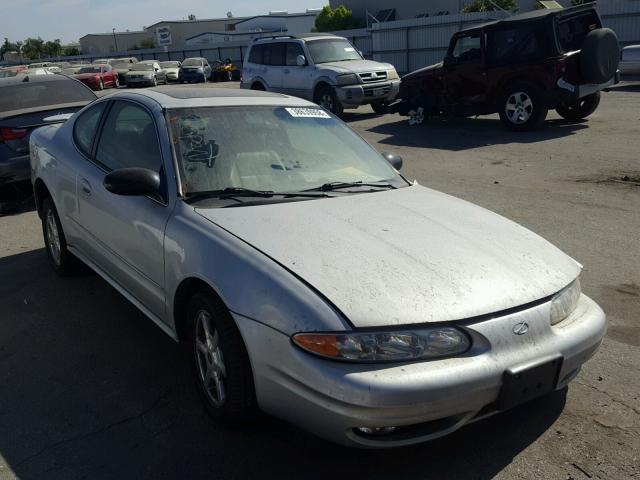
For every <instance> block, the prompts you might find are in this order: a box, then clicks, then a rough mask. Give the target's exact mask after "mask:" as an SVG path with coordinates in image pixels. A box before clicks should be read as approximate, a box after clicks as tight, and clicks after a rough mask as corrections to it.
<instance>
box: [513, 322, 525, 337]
mask: <svg viewBox="0 0 640 480" xmlns="http://www.w3.org/2000/svg"><path fill="white" fill-rule="evenodd" d="M511 331H512V332H513V333H515V334H516V335H524V334H525V333H527V332H528V331H529V324H528V323H527V322H520V323H516V324H515V325H514V326H513V329H512V330H511Z"/></svg>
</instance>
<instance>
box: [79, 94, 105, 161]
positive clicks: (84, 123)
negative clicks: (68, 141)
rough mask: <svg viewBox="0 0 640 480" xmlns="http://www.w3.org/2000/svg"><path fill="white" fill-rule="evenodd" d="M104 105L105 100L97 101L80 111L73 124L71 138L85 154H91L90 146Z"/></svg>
mask: <svg viewBox="0 0 640 480" xmlns="http://www.w3.org/2000/svg"><path fill="white" fill-rule="evenodd" d="M105 105H106V103H105V102H102V103H98V104H97V105H94V106H93V107H91V108H89V109H88V110H86V111H84V112H82V114H81V115H80V116H79V117H78V118H77V119H76V122H75V123H74V125H73V138H74V140H75V141H76V145H77V146H78V148H79V149H80V150H81V151H82V153H84V154H85V155H87V156H90V155H91V146H92V145H93V139H94V137H95V136H96V130H97V129H98V123H99V122H100V117H101V116H102V112H103V111H104V107H105Z"/></svg>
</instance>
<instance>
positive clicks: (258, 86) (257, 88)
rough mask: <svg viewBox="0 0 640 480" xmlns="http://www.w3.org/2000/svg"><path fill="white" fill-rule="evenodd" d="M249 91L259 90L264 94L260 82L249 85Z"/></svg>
mask: <svg viewBox="0 0 640 480" xmlns="http://www.w3.org/2000/svg"><path fill="white" fill-rule="evenodd" d="M251 90H259V91H261V92H264V91H265V90H266V88H264V85H262V84H261V83H260V82H256V83H254V84H253V85H251Z"/></svg>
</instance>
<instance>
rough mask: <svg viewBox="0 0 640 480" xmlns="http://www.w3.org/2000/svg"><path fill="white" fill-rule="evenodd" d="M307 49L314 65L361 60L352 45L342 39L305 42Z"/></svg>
mask: <svg viewBox="0 0 640 480" xmlns="http://www.w3.org/2000/svg"><path fill="white" fill-rule="evenodd" d="M307 48H308V49H309V53H310V54H311V58H312V59H313V62H314V63H329V62H341V61H344V60H362V57H361V56H360V53H358V51H357V50H356V49H355V48H354V47H353V45H351V44H350V43H349V42H348V41H347V40H343V39H335V40H313V41H310V42H307Z"/></svg>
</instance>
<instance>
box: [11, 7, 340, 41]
mask: <svg viewBox="0 0 640 480" xmlns="http://www.w3.org/2000/svg"><path fill="white" fill-rule="evenodd" d="M328 3H329V2H328V0H303V1H300V0H236V1H233V0H226V1H220V0H0V42H1V41H3V40H4V37H8V38H9V40H11V41H16V40H24V39H25V38H27V37H38V36H40V37H42V38H43V39H44V40H54V39H56V38H59V39H60V40H61V41H62V42H63V43H66V42H72V41H77V40H78V38H80V37H81V36H83V35H85V34H87V33H102V32H110V31H111V29H112V28H114V27H115V29H116V30H127V29H129V30H140V29H141V28H142V27H143V26H147V25H152V24H154V23H156V22H158V21H160V20H180V19H183V18H185V19H186V17H187V15H189V14H191V13H192V14H194V15H195V16H196V18H216V17H224V16H226V14H227V12H229V11H230V12H232V13H233V15H234V16H238V17H240V16H247V15H259V14H266V13H268V12H269V10H288V11H289V12H303V11H305V10H306V9H307V8H319V7H322V6H323V5H325V4H328Z"/></svg>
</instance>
